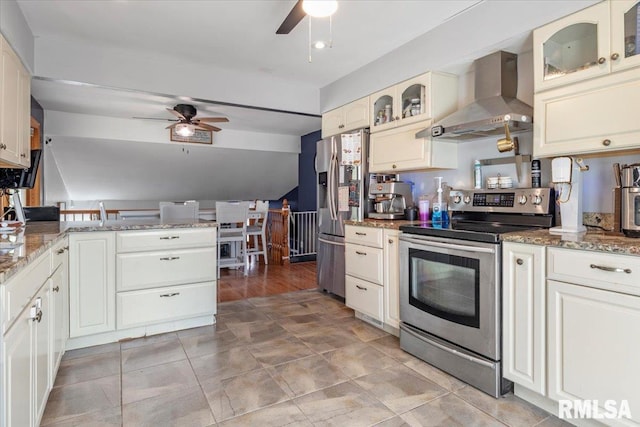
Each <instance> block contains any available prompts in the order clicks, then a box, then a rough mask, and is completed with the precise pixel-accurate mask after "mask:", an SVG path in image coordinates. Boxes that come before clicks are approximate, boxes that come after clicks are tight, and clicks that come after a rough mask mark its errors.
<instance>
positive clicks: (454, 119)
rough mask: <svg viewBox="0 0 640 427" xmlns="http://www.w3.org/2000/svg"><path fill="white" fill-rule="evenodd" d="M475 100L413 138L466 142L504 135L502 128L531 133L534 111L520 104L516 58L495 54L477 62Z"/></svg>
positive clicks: (504, 54)
mask: <svg viewBox="0 0 640 427" xmlns="http://www.w3.org/2000/svg"><path fill="white" fill-rule="evenodd" d="M473 65H474V67H475V100H474V101H473V102H472V103H471V104H469V105H467V106H465V107H463V108H462V109H460V110H458V111H456V112H455V113H453V114H451V115H449V116H447V117H445V118H443V119H442V120H439V121H437V122H436V123H434V124H433V126H431V127H430V128H427V129H424V130H422V131H420V132H418V133H417V134H416V138H423V137H426V138H428V137H434V138H440V139H450V140H454V141H465V140H469V139H476V138H480V137H486V136H493V135H503V134H504V133H505V125H506V126H507V129H508V130H509V131H510V132H511V133H516V132H521V131H525V130H529V129H531V126H532V116H533V108H532V107H531V106H530V105H527V104H525V103H524V102H522V101H520V100H519V99H518V98H516V96H517V92H518V55H516V54H514V53H509V52H504V51H498V52H494V53H492V54H490V55H487V56H484V57H482V58H479V59H476V60H475V61H474V63H473Z"/></svg>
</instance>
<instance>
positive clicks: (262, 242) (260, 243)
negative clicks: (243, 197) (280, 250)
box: [247, 200, 269, 265]
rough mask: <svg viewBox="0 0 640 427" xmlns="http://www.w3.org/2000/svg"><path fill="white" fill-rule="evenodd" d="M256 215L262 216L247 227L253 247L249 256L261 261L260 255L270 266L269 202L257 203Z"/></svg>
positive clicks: (259, 201) (258, 201)
mask: <svg viewBox="0 0 640 427" xmlns="http://www.w3.org/2000/svg"><path fill="white" fill-rule="evenodd" d="M253 212H255V213H256V214H258V213H259V214H260V217H259V218H255V220H254V222H253V223H252V224H250V225H249V226H248V227H247V235H248V236H249V238H251V239H252V247H251V248H249V256H256V257H257V259H258V260H260V255H262V257H263V259H264V263H265V265H266V264H269V260H268V254H267V236H266V232H267V219H268V216H269V201H268V200H265V201H262V200H257V201H256V209H255V211H253Z"/></svg>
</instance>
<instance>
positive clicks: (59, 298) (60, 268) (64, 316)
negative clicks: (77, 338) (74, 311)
mask: <svg viewBox="0 0 640 427" xmlns="http://www.w3.org/2000/svg"><path fill="white" fill-rule="evenodd" d="M51 271H52V273H51V277H50V279H49V288H50V291H51V294H50V295H51V303H50V304H51V346H52V348H51V378H50V381H51V384H52V385H53V382H54V380H55V376H56V373H57V372H58V367H59V366H60V361H61V360H62V355H63V354H64V349H65V345H66V343H67V339H68V338H69V239H68V238H64V239H62V240H61V241H60V242H58V243H57V244H56V245H54V246H53V247H52V248H51Z"/></svg>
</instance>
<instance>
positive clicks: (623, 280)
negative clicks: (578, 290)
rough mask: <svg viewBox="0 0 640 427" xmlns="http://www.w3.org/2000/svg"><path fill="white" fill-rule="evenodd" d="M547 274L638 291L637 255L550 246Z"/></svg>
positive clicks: (639, 265) (583, 283)
mask: <svg viewBox="0 0 640 427" xmlns="http://www.w3.org/2000/svg"><path fill="white" fill-rule="evenodd" d="M548 254H549V255H548V259H547V262H548V264H547V269H548V271H547V278H549V279H554V280H559V281H562V282H569V283H576V284H581V285H587V286H593V287H598V288H603V289H609V290H612V291H616V292H625V293H630V294H635V295H640V257H637V256H628V255H615V254H607V253H602V252H590V251H581V250H572V249H561V248H549V251H548Z"/></svg>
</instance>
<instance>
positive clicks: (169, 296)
mask: <svg viewBox="0 0 640 427" xmlns="http://www.w3.org/2000/svg"><path fill="white" fill-rule="evenodd" d="M176 295H180V292H171V293H170V294H162V295H160V298H171V297H175V296H176Z"/></svg>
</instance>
